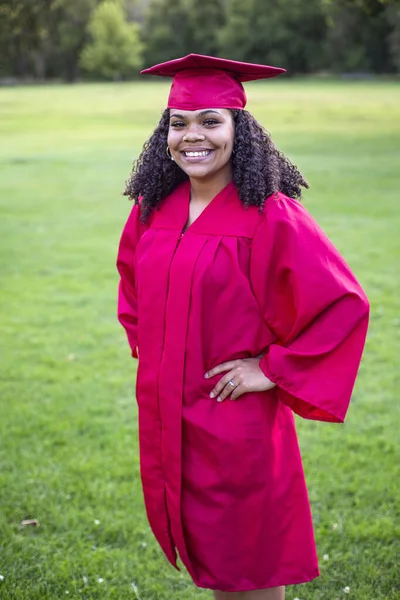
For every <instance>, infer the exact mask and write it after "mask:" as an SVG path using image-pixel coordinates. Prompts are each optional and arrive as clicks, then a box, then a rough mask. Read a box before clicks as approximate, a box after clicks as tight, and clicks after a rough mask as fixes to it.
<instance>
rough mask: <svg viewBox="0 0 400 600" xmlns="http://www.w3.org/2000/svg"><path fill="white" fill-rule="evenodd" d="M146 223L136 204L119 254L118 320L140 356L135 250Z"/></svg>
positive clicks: (132, 346) (136, 355)
mask: <svg viewBox="0 0 400 600" xmlns="http://www.w3.org/2000/svg"><path fill="white" fill-rule="evenodd" d="M143 232H144V225H143V224H142V223H141V222H140V205H139V204H136V205H135V206H134V207H133V208H132V211H131V213H130V215H129V217H128V220H127V222H126V224H125V227H124V229H123V231H122V235H121V240H120V243H119V249H118V256H117V269H118V272H119V274H120V282H119V288H118V320H119V322H120V323H121V325H122V326H123V327H124V329H125V331H126V334H127V337H128V342H129V346H130V348H131V353H132V356H133V357H134V358H139V355H138V346H137V325H138V319H137V293H136V284H135V251H136V246H137V244H138V241H139V239H140V237H141V236H142V234H143Z"/></svg>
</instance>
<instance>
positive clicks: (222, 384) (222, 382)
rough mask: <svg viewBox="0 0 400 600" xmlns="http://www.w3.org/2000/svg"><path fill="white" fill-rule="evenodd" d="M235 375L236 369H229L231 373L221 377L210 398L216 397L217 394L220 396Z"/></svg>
mask: <svg viewBox="0 0 400 600" xmlns="http://www.w3.org/2000/svg"><path fill="white" fill-rule="evenodd" d="M234 377H235V372H234V371H229V373H227V374H226V375H224V376H223V377H221V379H220V380H219V381H218V383H217V385H216V386H215V388H214V389H213V390H212V392H210V398H215V397H216V396H220V395H221V392H222V390H223V389H224V388H225V386H226V385H227V383H228V382H229V381H231V380H232V379H233V378H234ZM229 387H230V388H231V389H232V390H233V389H234V388H233V386H232V385H230V386H229Z"/></svg>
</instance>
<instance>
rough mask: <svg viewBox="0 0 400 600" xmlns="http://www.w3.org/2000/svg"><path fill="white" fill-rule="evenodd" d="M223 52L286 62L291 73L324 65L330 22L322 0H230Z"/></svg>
mask: <svg viewBox="0 0 400 600" xmlns="http://www.w3.org/2000/svg"><path fill="white" fill-rule="evenodd" d="M227 3H228V4H227V21H226V24H225V26H224V27H223V28H222V30H221V32H220V34H219V42H220V52H221V53H222V54H224V55H226V56H230V57H233V58H235V59H236V60H246V61H252V62H260V63H267V64H268V63H270V64H277V65H282V66H284V67H285V68H287V69H288V71H289V72H290V73H291V74H294V73H298V72H302V73H306V72H309V71H313V70H316V69H318V68H320V67H322V66H323V65H324V52H325V48H324V40H325V37H326V33H327V22H326V18H325V13H324V10H323V7H322V4H321V0H307V2H304V1H303V0H267V1H266V0H249V2H246V3H244V2H242V1H241V0H227Z"/></svg>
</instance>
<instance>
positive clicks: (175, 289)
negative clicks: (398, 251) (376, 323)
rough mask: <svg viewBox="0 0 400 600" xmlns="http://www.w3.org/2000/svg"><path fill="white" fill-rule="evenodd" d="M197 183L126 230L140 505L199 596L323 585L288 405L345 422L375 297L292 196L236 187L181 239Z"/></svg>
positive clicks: (121, 258)
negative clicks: (254, 196) (249, 374)
mask: <svg viewBox="0 0 400 600" xmlns="http://www.w3.org/2000/svg"><path fill="white" fill-rule="evenodd" d="M189 198H190V185H189V182H185V183H183V184H181V185H180V186H178V187H177V188H176V189H175V190H174V191H173V192H172V193H171V194H170V195H169V196H168V197H167V198H165V199H164V200H163V202H162V203H161V206H160V209H159V210H157V211H155V212H154V213H153V215H152V218H151V219H150V220H149V222H148V223H147V224H146V225H143V224H142V223H141V222H140V220H139V217H140V205H135V206H134V207H133V209H132V212H131V214H130V216H129V218H128V221H127V223H126V226H125V228H124V230H123V234H122V238H121V242H120V248H119V255H118V263H117V264H118V269H119V272H120V275H121V282H120V291H119V310H118V312H119V319H120V321H121V323H122V325H123V326H124V327H125V329H126V332H127V335H128V340H129V344H130V346H131V349H132V354H133V356H136V357H137V356H138V354H137V349H138V348H139V364H138V373H137V384H136V392H137V401H138V407H139V442H140V464H141V477H142V484H143V491H144V499H145V505H146V510H147V515H148V519H149V522H150V525H151V528H152V530H153V532H154V535H155V537H156V538H157V540H158V542H159V544H160V546H161V548H162V549H163V551H164V552H165V554H166V556H167V558H168V560H169V561H170V562H171V563H172V564H173V565H174V566H176V556H177V554H176V551H178V552H179V556H180V558H181V560H182V562H183V563H184V564H185V566H186V568H187V569H188V571H189V573H190V575H191V577H192V578H193V581H194V582H195V583H196V584H197V585H198V586H200V587H205V588H210V589H216V590H222V591H241V590H252V589H261V588H267V587H273V586H278V585H288V584H295V583H301V582H305V581H308V580H311V579H313V578H314V577H316V576H317V575H318V563H317V556H316V549H315V542H314V536H313V528H312V521H311V513H310V506H309V501H308V497H307V490H306V485H305V481H304V475H303V468H302V462H301V457H300V452H299V447H298V442H297V436H296V431H295V425H294V419H293V413H292V411H294V412H296V413H297V414H298V415H301V416H302V417H305V418H308V419H318V420H321V421H333V422H342V421H343V420H344V418H345V414H346V411H347V408H348V404H349V400H350V396H351V392H352V388H353V385H354V381H355V377H356V374H357V369H358V366H359V362H360V358H361V354H362V350H363V346H364V341H365V336H366V330H367V321H368V310H369V309H368V301H367V299H366V296H365V294H364V292H363V291H362V289H361V287H360V285H359V284H358V282H357V280H356V279H355V277H354V275H353V274H352V272H351V271H350V269H349V267H348V266H347V264H346V263H345V262H344V260H343V258H342V257H341V256H340V254H339V253H338V251H337V250H336V249H335V247H334V246H333V245H332V243H331V242H330V241H329V239H328V238H327V237H326V235H325V234H324V233H323V232H322V230H321V229H320V228H319V227H318V225H317V224H316V223H315V221H314V220H313V218H312V217H311V216H310V215H309V213H308V212H307V211H306V210H305V209H304V208H303V206H302V205H301V204H300V203H299V202H298V201H296V200H293V199H291V198H288V197H286V196H285V195H283V194H281V193H279V194H276V195H273V196H271V197H269V198H268V199H267V200H266V203H265V207H264V209H263V211H262V212H260V211H259V209H258V208H256V207H251V208H249V209H245V208H244V207H243V205H242V204H241V202H240V200H239V197H238V194H237V189H236V187H235V185H234V183H233V182H231V183H229V184H228V185H227V186H226V187H225V188H224V189H223V190H222V191H221V192H220V193H219V194H218V195H217V196H216V197H215V198H214V199H213V200H212V202H211V203H210V204H209V205H208V206H207V207H206V208H205V209H204V211H203V212H202V213H201V215H200V216H199V217H198V218H197V219H196V220H195V221H194V222H193V223H192V225H190V227H189V228H188V229H187V231H186V232H185V233H184V234H182V231H183V229H184V227H185V224H186V222H187V220H188V214H189V202H190V200H189ZM260 354H262V355H263V356H262V358H261V360H260V367H261V369H262V370H263V372H264V373H265V375H266V376H267V377H268V378H269V379H271V380H272V381H273V382H275V383H276V384H277V386H276V387H275V388H273V389H272V390H270V391H264V392H251V393H247V394H244V395H243V396H241V397H240V398H239V399H238V400H236V401H231V400H229V399H227V400H225V401H224V402H222V403H218V402H216V400H215V399H214V400H213V399H211V398H210V397H209V394H210V392H211V390H212V389H213V388H214V386H215V384H216V382H217V381H218V379H219V378H220V377H222V376H223V375H218V376H215V377H212V378H211V379H205V378H204V374H205V373H206V372H207V371H208V370H210V369H211V368H213V367H215V366H217V365H219V364H220V363H222V362H225V361H228V360H232V359H241V358H247V357H257V356H259V355H260Z"/></svg>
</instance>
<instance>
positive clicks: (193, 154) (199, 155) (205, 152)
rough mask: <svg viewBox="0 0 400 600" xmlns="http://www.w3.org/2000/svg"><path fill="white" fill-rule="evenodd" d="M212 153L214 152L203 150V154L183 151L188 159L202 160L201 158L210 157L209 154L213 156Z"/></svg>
mask: <svg viewBox="0 0 400 600" xmlns="http://www.w3.org/2000/svg"><path fill="white" fill-rule="evenodd" d="M211 152H213V150H202V151H201V152H199V151H186V152H185V151H183V152H182V154H183V155H184V156H186V158H200V157H204V156H209V154H211Z"/></svg>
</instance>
